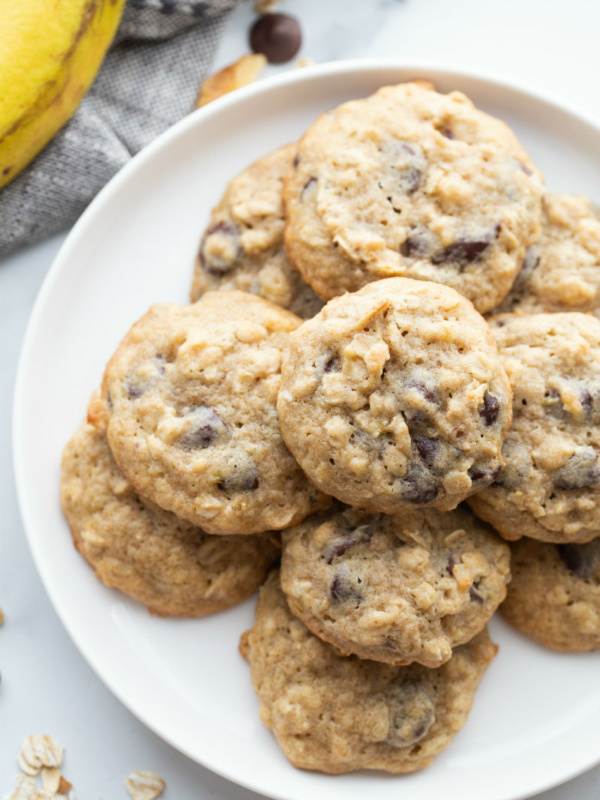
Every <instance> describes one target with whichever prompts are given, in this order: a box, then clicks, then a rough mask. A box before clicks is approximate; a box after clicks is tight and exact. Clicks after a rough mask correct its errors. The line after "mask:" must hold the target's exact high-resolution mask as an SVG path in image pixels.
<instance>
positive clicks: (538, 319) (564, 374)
mask: <svg viewBox="0 0 600 800" xmlns="http://www.w3.org/2000/svg"><path fill="white" fill-rule="evenodd" d="M490 327H491V330H492V333H493V334H494V336H495V338H496V341H497V342H498V348H499V351H500V358H501V360H502V363H503V365H504V368H505V370H506V373H507V374H508V377H509V379H510V382H511V385H512V387H513V391H514V400H513V422H512V427H511V429H510V430H509V432H508V434H507V436H506V441H505V442H504V447H503V449H502V455H503V458H504V460H505V462H506V463H505V466H504V468H503V469H502V471H501V472H500V474H499V475H498V476H497V477H496V479H495V481H494V483H493V484H492V485H491V486H489V487H488V488H486V489H484V490H483V491H482V492H480V493H479V494H477V495H474V496H473V497H471V498H470V499H469V503H470V505H471V507H472V508H473V510H474V511H475V513H476V514H477V515H478V516H479V517H481V518H482V519H484V520H486V521H487V522H489V523H491V524H492V525H493V526H494V527H495V528H496V530H498V531H499V532H500V533H501V534H502V536H504V537H505V538H506V539H519V538H520V537H521V536H529V537H531V538H532V539H541V540H542V541H546V542H558V543H568V542H587V541H589V540H590V539H593V538H594V537H596V536H600V460H599V455H600V320H598V319H596V318H595V317H593V316H592V315H591V314H579V313H575V312H574V313H570V314H528V315H519V314H505V315H501V316H497V317H492V319H491V320H490Z"/></svg>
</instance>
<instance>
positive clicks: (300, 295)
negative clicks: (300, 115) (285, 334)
mask: <svg viewBox="0 0 600 800" xmlns="http://www.w3.org/2000/svg"><path fill="white" fill-rule="evenodd" d="M295 153H296V145H293V144H290V145H287V146H286V147H282V148H280V149H279V150H276V151H275V152H274V153H270V154H269V155H268V156H265V157H264V158H261V159H259V160H258V161H257V162H256V163H254V164H252V165H251V166H250V167H248V168H247V169H245V170H244V171H243V172H242V173H241V174H240V175H238V176H237V177H236V178H234V179H233V180H232V181H230V183H229V184H228V186H227V189H226V191H225V194H224V195H223V197H222V198H221V201H220V203H219V205H218V206H217V207H216V208H215V209H214V211H213V212H212V216H211V219H210V223H209V225H208V227H207V229H206V231H205V232H204V236H203V237H202V242H201V244H200V250H199V253H198V257H197V259H196V265H195V269H194V279H193V282H192V291H191V298H192V302H195V301H196V300H198V298H199V297H200V296H201V295H203V294H204V292H206V291H211V290H231V289H240V290H241V291H244V292H251V293H252V294H256V295H259V296H260V297H264V298H265V299H266V300H271V301H272V302H273V303H277V304H278V305H280V306H283V307H284V308H288V309H289V310H290V311H292V312H293V313H294V314H297V315H298V316H299V317H302V318H304V319H309V318H310V317H313V316H314V315H315V314H316V313H317V311H319V310H320V309H321V308H322V307H323V301H322V300H321V299H320V298H319V297H317V295H316V294H315V292H314V291H313V289H312V288H311V287H310V286H309V285H308V284H307V283H305V281H304V280H303V278H302V275H301V274H300V273H299V272H298V270H297V269H295V268H294V267H292V265H291V264H290V262H289V259H288V257H287V255H286V252H285V246H284V244H283V227H284V223H285V211H284V207H283V199H282V191H283V176H284V174H285V173H286V172H287V171H288V169H289V168H290V167H291V164H292V161H293V158H294V155H295Z"/></svg>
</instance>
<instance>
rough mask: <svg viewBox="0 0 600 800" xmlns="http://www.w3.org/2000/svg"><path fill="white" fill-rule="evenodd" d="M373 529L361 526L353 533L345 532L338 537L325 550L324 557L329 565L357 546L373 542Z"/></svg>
mask: <svg viewBox="0 0 600 800" xmlns="http://www.w3.org/2000/svg"><path fill="white" fill-rule="evenodd" d="M372 536H373V529H372V528H370V527H369V526H368V525H361V526H360V527H358V528H356V529H355V530H353V531H344V533H343V534H342V535H341V536H336V538H335V539H333V540H332V541H331V542H330V543H329V544H328V545H327V547H326V548H325V551H324V553H323V557H324V558H325V561H327V563H328V564H331V562H332V561H333V560H334V559H335V558H340V557H341V556H343V555H344V554H345V553H347V552H348V550H350V549H351V548H353V547H355V546H356V545H357V544H366V543H367V542H370V541H371V538H372Z"/></svg>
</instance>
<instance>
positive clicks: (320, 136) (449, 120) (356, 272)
mask: <svg viewBox="0 0 600 800" xmlns="http://www.w3.org/2000/svg"><path fill="white" fill-rule="evenodd" d="M542 195H543V182H542V176H541V175H540V173H539V172H538V171H537V169H536V168H535V166H534V165H533V163H532V162H531V160H530V158H529V157H528V155H527V154H526V153H525V151H524V150H523V148H522V147H521V145H520V144H519V142H518V141H517V139H516V138H515V136H514V134H513V132H512V131H511V130H510V128H509V127H508V126H507V125H506V124H505V123H504V122H501V121H500V120H498V119H495V118H494V117H491V116H489V115H488V114H484V113H483V112H482V111H479V109H477V108H475V106H474V105H473V104H472V103H471V101H470V100H469V99H468V98H467V97H465V95H463V94H461V93H460V92H451V93H450V94H447V95H445V94H438V93H437V92H435V91H431V90H430V89H426V88H422V87H421V86H418V85H416V84H414V83H409V84H401V85H399V86H387V87H385V88H383V89H380V90H379V91H378V92H376V93H375V94H374V95H372V96H371V97H368V98H366V99H363V100H353V101H351V102H349V103H345V104H344V105H342V106H339V107H338V108H336V109H334V110H333V111H330V112H329V113H327V114H324V115H323V116H321V117H320V118H319V119H318V120H317V121H316V122H315V123H314V125H313V126H312V127H311V128H310V129H309V130H308V132H307V133H306V134H305V136H304V137H303V138H302V139H301V140H300V143H299V145H298V153H297V156H296V159H295V161H294V168H293V170H292V171H291V172H290V173H289V175H288V177H287V178H286V183H285V189H284V200H285V205H286V214H287V222H286V229H285V242H286V248H287V251H288V255H289V257H290V260H291V261H292V263H293V264H294V265H295V266H296V267H297V268H298V269H299V270H300V271H301V272H302V274H303V275H304V278H305V280H306V281H307V282H308V283H310V284H311V286H312V287H313V288H314V289H315V291H316V292H317V294H318V295H320V296H321V297H323V298H324V299H326V300H329V299H330V298H332V297H335V296H336V295H339V294H342V293H343V292H353V291H355V290H357V289H359V288H360V287H361V286H364V285H365V284H366V283H369V282H370V281H375V280H379V279H381V278H389V277H391V276H395V275H397V276H401V277H408V278H414V279H418V280H426V281H436V282H438V283H445V284H447V285H448V286H452V287H453V288H454V289H456V290H457V291H458V292H460V293H461V294H463V295H465V296H466V297H468V298H469V299H470V300H472V301H473V303H474V305H475V307H476V308H477V309H478V310H479V311H481V312H482V313H483V312H487V311H490V310H491V309H492V308H494V306H496V305H498V303H500V301H501V300H502V299H503V298H504V296H505V295H506V294H507V293H508V292H509V290H510V288H511V286H512V283H513V280H514V278H515V276H516V274H517V272H518V270H519V268H520V266H521V262H522V260H523V257H524V254H525V250H526V248H527V247H529V245H530V244H532V243H533V242H534V241H535V240H536V239H537V238H538V237H539V234H540V221H541V198H542Z"/></svg>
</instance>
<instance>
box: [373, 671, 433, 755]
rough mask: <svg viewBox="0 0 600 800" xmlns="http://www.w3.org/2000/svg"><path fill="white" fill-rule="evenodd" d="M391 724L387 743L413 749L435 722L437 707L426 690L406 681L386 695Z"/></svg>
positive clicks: (389, 690)
mask: <svg viewBox="0 0 600 800" xmlns="http://www.w3.org/2000/svg"><path fill="white" fill-rule="evenodd" d="M385 702H386V703H387V705H388V707H389V714H390V724H389V731H388V735H387V737H386V742H387V743H388V744H389V745H392V747H412V745H414V744H416V743H417V742H419V741H421V739H423V738H424V737H425V736H426V735H427V733H428V732H429V730H430V728H431V726H432V725H433V723H434V722H435V706H434V703H433V701H432V700H431V698H430V697H429V694H428V693H427V690H426V689H425V687H423V686H421V685H419V684H418V683H416V682H413V681H405V682H404V683H402V684H396V685H394V686H392V687H390V688H389V689H388V690H387V692H386V693H385Z"/></svg>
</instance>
